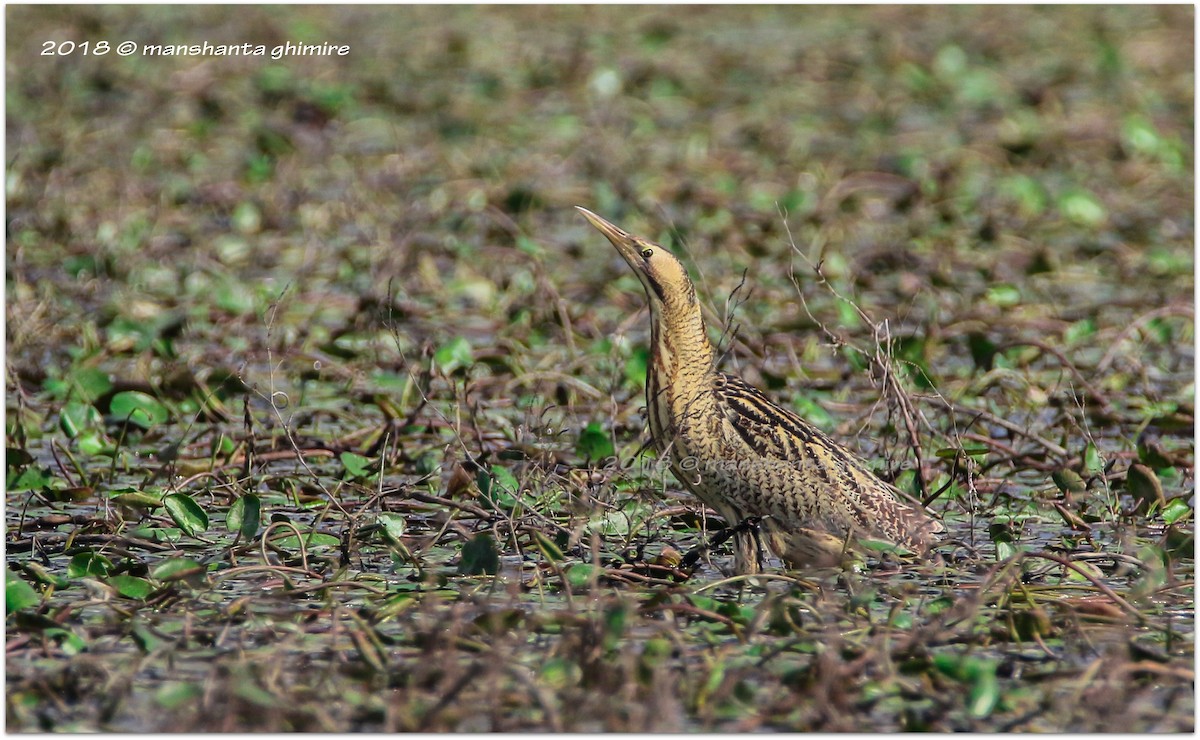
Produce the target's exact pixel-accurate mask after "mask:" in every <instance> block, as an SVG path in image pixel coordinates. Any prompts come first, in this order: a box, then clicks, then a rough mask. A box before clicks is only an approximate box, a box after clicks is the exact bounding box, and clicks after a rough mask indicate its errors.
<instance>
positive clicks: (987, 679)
mask: <svg viewBox="0 0 1200 740" xmlns="http://www.w3.org/2000/svg"><path fill="white" fill-rule="evenodd" d="M933 665H934V667H935V668H937V669H938V670H939V671H941V672H942V673H944V674H946V675H947V676H950V677H951V678H953V679H954V680H956V681H959V682H961V683H965V684H969V685H970V687H971V689H970V691H969V692H968V695H967V711H968V712H970V714H971V716H973V717H976V718H982V717H987V716H989V715H990V714H991V713H992V711H993V710H995V708H996V705H997V704H999V703H1000V682H999V681H998V680H997V679H996V667H997V665H998V662H997V661H994V660H988V659H986V658H976V657H973V656H969V655H964V656H958V655H950V654H941V655H935V656H933Z"/></svg>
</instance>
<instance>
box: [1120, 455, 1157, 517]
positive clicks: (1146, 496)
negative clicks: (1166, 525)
mask: <svg viewBox="0 0 1200 740" xmlns="http://www.w3.org/2000/svg"><path fill="white" fill-rule="evenodd" d="M1125 487H1126V489H1127V490H1128V491H1129V495H1130V496H1133V498H1134V500H1135V501H1137V502H1138V509H1139V510H1141V511H1149V510H1150V509H1151V508H1152V507H1154V508H1159V507H1162V505H1163V504H1165V503H1166V496H1165V495H1164V494H1163V487H1162V483H1160V482H1159V480H1158V476H1157V475H1155V473H1154V471H1153V470H1151V469H1150V468H1148V467H1146V466H1145V465H1142V464H1141V463H1134V464H1133V465H1130V466H1129V471H1128V472H1127V473H1126V474H1125Z"/></svg>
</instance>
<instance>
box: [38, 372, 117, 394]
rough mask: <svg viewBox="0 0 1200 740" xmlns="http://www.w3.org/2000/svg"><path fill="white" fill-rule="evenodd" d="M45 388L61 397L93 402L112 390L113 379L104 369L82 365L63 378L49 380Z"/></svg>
mask: <svg viewBox="0 0 1200 740" xmlns="http://www.w3.org/2000/svg"><path fill="white" fill-rule="evenodd" d="M45 388H46V390H48V391H50V392H51V393H52V394H53V395H55V396H56V397H59V398H65V399H71V400H76V401H81V402H83V403H92V402H93V401H95V400H96V399H97V398H100V397H101V396H103V395H104V394H105V393H108V392H109V391H110V390H112V381H111V380H109V379H108V373H106V372H104V371H103V370H100V369H98V368H94V367H81V368H75V369H74V370H72V371H71V372H70V373H69V374H68V375H67V377H65V378H63V379H62V380H47V381H46V383H45Z"/></svg>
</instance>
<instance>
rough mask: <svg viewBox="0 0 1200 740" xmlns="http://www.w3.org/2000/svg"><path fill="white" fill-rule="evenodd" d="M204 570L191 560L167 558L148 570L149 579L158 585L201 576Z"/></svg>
mask: <svg viewBox="0 0 1200 740" xmlns="http://www.w3.org/2000/svg"><path fill="white" fill-rule="evenodd" d="M205 571H206V568H205V567H204V566H203V565H201V564H200V563H197V562H196V561H195V560H192V559H191V558H169V559H167V560H164V561H162V562H161V563H159V564H158V565H156V566H154V567H153V568H151V569H150V577H151V578H153V579H154V580H156V581H158V582H160V583H169V582H171V581H181V580H184V579H188V578H192V577H194V576H197V575H200V574H203V573H204V572H205Z"/></svg>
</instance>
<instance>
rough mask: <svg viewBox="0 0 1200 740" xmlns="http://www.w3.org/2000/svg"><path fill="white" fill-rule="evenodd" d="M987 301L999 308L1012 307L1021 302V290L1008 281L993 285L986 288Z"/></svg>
mask: <svg viewBox="0 0 1200 740" xmlns="http://www.w3.org/2000/svg"><path fill="white" fill-rule="evenodd" d="M987 301H988V303H991V304H992V305H993V306H997V307H999V308H1012V307H1013V306H1015V305H1017V304H1019V303H1020V302H1021V290H1020V289H1019V288H1017V286H1015V285H1010V284H1008V283H1000V284H999V285H993V286H991V287H990V288H988V289H987Z"/></svg>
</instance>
